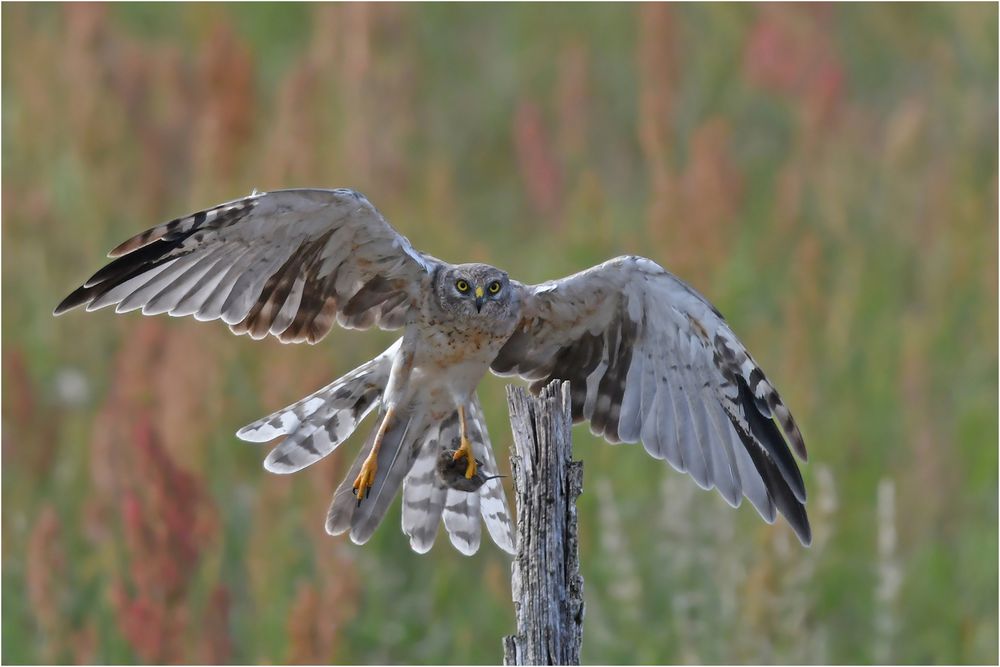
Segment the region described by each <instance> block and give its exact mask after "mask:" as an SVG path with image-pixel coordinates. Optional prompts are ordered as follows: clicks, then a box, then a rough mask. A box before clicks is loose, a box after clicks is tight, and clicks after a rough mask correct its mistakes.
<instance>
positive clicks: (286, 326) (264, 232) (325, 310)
mask: <svg viewBox="0 0 1000 667" xmlns="http://www.w3.org/2000/svg"><path fill="white" fill-rule="evenodd" d="M108 256H109V257H112V258H114V259H113V261H112V262H110V263H109V264H108V265H106V266H105V267H104V268H102V269H101V270H99V271H98V272H97V273H95V274H94V275H93V276H92V277H91V278H90V279H89V280H87V281H86V282H85V283H84V284H83V285H82V286H80V287H79V288H78V289H77V290H75V291H74V292H73V293H72V294H70V295H69V296H67V297H66V298H65V299H64V300H63V301H62V303H60V304H59V305H58V306H57V307H56V309H55V311H54V314H56V315H59V314H61V313H63V312H65V311H67V310H70V309H72V308H75V307H77V306H86V308H87V310H95V309H98V308H103V307H105V306H110V305H116V308H115V310H116V312H127V311H130V310H136V309H139V308H141V309H142V312H143V314H144V315H155V314H159V313H169V314H170V315H174V316H182V315H194V316H195V318H196V319H199V320H213V319H222V320H223V321H224V322H226V324H228V325H229V327H230V329H232V331H233V332H234V333H237V334H249V335H250V336H251V337H253V338H255V339H258V338H263V337H264V336H266V335H268V334H271V335H274V336H277V337H278V338H279V339H280V340H281V341H282V342H286V343H287V342H303V341H308V342H309V343H315V342H317V341H319V340H320V339H321V338H323V336H325V335H326V334H327V333H328V332H329V330H330V329H331V328H332V326H333V323H334V322H339V323H340V324H341V325H342V326H345V327H348V328H362V329H363V328H368V327H370V326H372V325H377V326H379V327H382V328H385V329H395V328H399V327H401V326H402V325H403V324H405V322H406V319H407V316H408V314H409V312H410V308H411V307H413V305H414V303H415V300H416V299H417V298H418V296H419V288H420V285H421V282H422V281H423V280H424V279H425V278H426V277H427V276H428V275H429V274H430V273H431V272H432V271H433V268H434V266H436V265H437V264H438V263H439V262H438V261H437V260H435V259H433V258H431V257H429V256H427V255H423V254H422V253H419V252H417V251H416V250H414V249H413V247H412V246H411V245H410V243H409V241H408V240H407V239H406V237H404V236H402V235H400V234H399V233H398V232H397V231H396V230H395V229H393V228H392V227H391V226H390V225H389V223H388V222H386V220H385V218H383V217H382V215H381V214H380V213H379V212H378V210H377V209H376V208H375V207H374V206H372V204H371V203H370V202H369V201H368V200H367V199H366V198H365V197H364V196H363V195H361V194H359V193H357V192H354V191H353V190H344V189H341V190H319V189H296V190H278V191H274V192H264V193H256V192H255V193H253V194H251V195H250V196H248V197H244V198H242V199H237V200H234V201H231V202H227V203H225V204H220V205H218V206H215V207H213V208H210V209H206V210H204V211H199V212H198V213H195V214H192V215H189V216H186V217H183V218H177V219H176V220H172V221H170V222H167V223H164V224H162V225H158V226H156V227H153V228H151V229H149V230H147V231H145V232H142V233H141V234H138V235H136V236H134V237H132V238H131V239H129V240H127V241H125V242H124V243H122V244H120V245H119V246H118V247H116V248H115V249H114V250H112V251H111V252H110V253H108Z"/></svg>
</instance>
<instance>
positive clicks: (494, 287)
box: [487, 280, 500, 294]
mask: <svg viewBox="0 0 1000 667" xmlns="http://www.w3.org/2000/svg"><path fill="white" fill-rule="evenodd" d="M487 289H489V291H490V294H496V293H497V292H499V291H500V281H499V280H494V281H493V282H491V283H490V286H489V287H488V288H487Z"/></svg>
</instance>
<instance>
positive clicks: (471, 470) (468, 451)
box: [454, 437, 479, 479]
mask: <svg viewBox="0 0 1000 667" xmlns="http://www.w3.org/2000/svg"><path fill="white" fill-rule="evenodd" d="M463 456H464V457H465V479H472V478H473V477H475V476H476V470H478V468H479V466H477V465H476V457H475V456H473V455H472V443H471V442H469V440H468V438H465V437H463V438H462V446H461V447H459V448H458V449H457V450H456V451H455V454H454V458H455V460H456V461H458V460H459V459H461V458H462V457H463Z"/></svg>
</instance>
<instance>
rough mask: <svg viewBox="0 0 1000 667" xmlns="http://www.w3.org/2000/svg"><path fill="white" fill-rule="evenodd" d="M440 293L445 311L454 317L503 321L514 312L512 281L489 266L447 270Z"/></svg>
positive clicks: (439, 284)
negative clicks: (512, 305)
mask: <svg viewBox="0 0 1000 667" xmlns="http://www.w3.org/2000/svg"><path fill="white" fill-rule="evenodd" d="M437 291H438V299H439V301H440V303H441V306H442V308H444V309H445V310H447V311H448V312H450V313H452V314H454V315H458V316H463V317H484V318H491V319H496V320H500V319H506V318H507V317H508V316H509V315H510V313H511V308H510V306H511V298H512V290H511V285H510V279H509V278H508V277H507V273H506V272H505V271H501V270H500V269H498V268H496V267H494V266H490V265H489V264H459V265H457V266H453V267H450V268H449V269H447V270H443V271H442V272H441V276H440V278H439V279H438V281H437Z"/></svg>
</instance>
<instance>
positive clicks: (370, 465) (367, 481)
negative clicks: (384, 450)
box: [354, 405, 396, 506]
mask: <svg viewBox="0 0 1000 667" xmlns="http://www.w3.org/2000/svg"><path fill="white" fill-rule="evenodd" d="M394 414H396V406H395V405H389V406H388V407H387V408H386V410H385V416H384V417H382V423H381V424H380V425H379V427H378V431H377V432H376V433H375V441H374V442H373V443H372V450H371V451H370V452H368V456H366V457H365V462H364V463H362V464H361V472H359V473H358V476H357V477H355V478H354V495H356V496H357V497H358V506H360V505H361V501H362V500H364V499H365V498H366V497H367V496H368V492H369V491H370V490H371V488H372V485H374V484H375V473H376V472H377V471H378V450H379V449H381V447H382V439H383V438H385V433H386V431H388V430H389V426H390V424H392V417H393V415H394Z"/></svg>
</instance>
